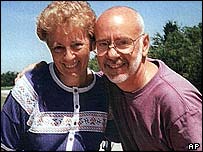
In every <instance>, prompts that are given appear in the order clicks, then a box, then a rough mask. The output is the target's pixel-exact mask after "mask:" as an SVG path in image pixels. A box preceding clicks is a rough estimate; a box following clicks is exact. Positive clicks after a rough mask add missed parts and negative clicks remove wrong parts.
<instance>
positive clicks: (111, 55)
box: [107, 44, 119, 58]
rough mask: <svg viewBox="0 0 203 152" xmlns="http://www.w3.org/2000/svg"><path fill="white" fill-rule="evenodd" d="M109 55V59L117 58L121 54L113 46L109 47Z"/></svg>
mask: <svg viewBox="0 0 203 152" xmlns="http://www.w3.org/2000/svg"><path fill="white" fill-rule="evenodd" d="M107 55H108V57H109V58H117V57H118V56H119V53H118V52H117V50H116V48H115V46H114V45H113V44H111V45H109V49H108V51H107Z"/></svg>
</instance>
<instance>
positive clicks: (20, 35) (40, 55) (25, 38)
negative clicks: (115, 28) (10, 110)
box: [1, 1, 202, 73]
mask: <svg viewBox="0 0 203 152" xmlns="http://www.w3.org/2000/svg"><path fill="white" fill-rule="evenodd" d="M50 2H51V1H1V73H5V72H8V71H12V72H20V71H22V69H23V68H24V67H26V66H27V65H29V64H31V63H35V62H40V61H42V60H44V61H46V62H52V57H51V54H50V53H49V50H48V48H47V46H46V44H45V43H44V42H42V41H40V40H39V39H38V37H37V35H36V32H35V30H36V17H37V16H38V15H39V14H40V13H41V11H43V9H44V8H45V7H46V6H47V5H48V4H49V3H50ZM88 2H89V3H90V5H91V6H92V8H93V9H94V11H95V13H96V15H97V16H99V15H100V14H101V13H102V12H103V11H105V10H106V9H108V8H110V7H112V6H128V7H131V8H133V9H135V10H137V11H138V12H139V13H140V14H141V15H142V17H143V19H144V23H145V32H146V33H148V34H149V36H150V37H152V36H154V34H155V33H157V32H158V33H160V34H163V27H164V26H165V24H166V23H167V22H168V21H176V22H177V24H178V25H179V26H181V27H184V26H189V27H192V26H196V25H198V24H199V23H200V22H202V1H88Z"/></svg>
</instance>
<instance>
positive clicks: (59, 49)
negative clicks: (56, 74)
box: [53, 46, 65, 53]
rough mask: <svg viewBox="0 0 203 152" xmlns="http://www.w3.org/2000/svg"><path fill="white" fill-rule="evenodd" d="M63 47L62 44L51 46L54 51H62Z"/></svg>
mask: <svg viewBox="0 0 203 152" xmlns="http://www.w3.org/2000/svg"><path fill="white" fill-rule="evenodd" d="M64 50H65V48H64V47H63V46H56V47H54V48H53V51H54V52H56V53H60V52H62V51H64Z"/></svg>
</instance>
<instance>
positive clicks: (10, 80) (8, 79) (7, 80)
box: [1, 71, 18, 87]
mask: <svg viewBox="0 0 203 152" xmlns="http://www.w3.org/2000/svg"><path fill="white" fill-rule="evenodd" d="M17 74H18V73H17V72H11V71H8V72H6V73H2V74H1V87H5V86H13V85H14V80H15V78H16V77H17Z"/></svg>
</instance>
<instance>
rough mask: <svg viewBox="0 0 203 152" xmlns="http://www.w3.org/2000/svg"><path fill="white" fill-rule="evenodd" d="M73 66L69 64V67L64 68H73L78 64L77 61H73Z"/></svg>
mask: <svg viewBox="0 0 203 152" xmlns="http://www.w3.org/2000/svg"><path fill="white" fill-rule="evenodd" d="M73 63H74V64H70V65H65V64H64V65H65V67H66V68H74V67H75V66H77V64H78V62H77V61H75V60H74V61H73Z"/></svg>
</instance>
